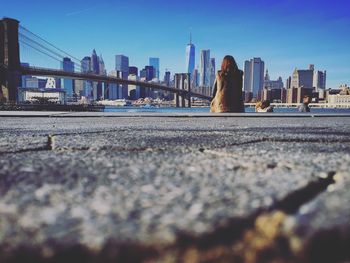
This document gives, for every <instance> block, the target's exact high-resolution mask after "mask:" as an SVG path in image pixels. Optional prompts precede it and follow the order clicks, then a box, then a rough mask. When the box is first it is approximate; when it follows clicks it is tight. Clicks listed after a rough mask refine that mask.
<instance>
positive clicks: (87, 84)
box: [81, 57, 93, 100]
mask: <svg viewBox="0 0 350 263" xmlns="http://www.w3.org/2000/svg"><path fill="white" fill-rule="evenodd" d="M81 71H82V73H91V71H92V64H91V57H84V58H83V59H82V60H81ZM82 89H83V90H82V95H83V96H85V97H86V98H87V99H88V100H91V99H92V98H93V94H92V82H91V81H87V80H83V87H82Z"/></svg>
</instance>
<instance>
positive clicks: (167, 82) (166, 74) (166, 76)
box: [164, 71, 170, 86]
mask: <svg viewBox="0 0 350 263" xmlns="http://www.w3.org/2000/svg"><path fill="white" fill-rule="evenodd" d="M164 82H165V85H167V86H170V71H165V75H164Z"/></svg>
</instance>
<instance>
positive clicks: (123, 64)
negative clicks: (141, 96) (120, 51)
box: [115, 55, 129, 99]
mask: <svg viewBox="0 0 350 263" xmlns="http://www.w3.org/2000/svg"><path fill="white" fill-rule="evenodd" d="M115 70H116V71H117V73H118V72H120V76H121V78H122V79H125V80H127V79H128V76H129V58H128V57H127V56H124V55H116V56H115ZM121 91H122V92H121V94H119V96H120V97H119V98H120V99H127V98H128V85H127V84H122V85H121Z"/></svg>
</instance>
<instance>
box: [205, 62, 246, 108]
mask: <svg viewBox="0 0 350 263" xmlns="http://www.w3.org/2000/svg"><path fill="white" fill-rule="evenodd" d="M242 79H243V72H242V71H241V70H238V69H237V70H234V71H228V72H222V71H219V72H218V74H217V75H216V79H215V83H214V94H213V95H214V98H213V100H212V102H211V105H210V111H211V112H244V104H243V98H242Z"/></svg>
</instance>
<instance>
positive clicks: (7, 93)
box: [0, 18, 21, 102]
mask: <svg viewBox="0 0 350 263" xmlns="http://www.w3.org/2000/svg"><path fill="white" fill-rule="evenodd" d="M18 25H19V21H17V20H15V19H11V18H3V19H2V20H0V101H3V102H16V101H17V88H18V86H20V80H21V78H20V72H19V69H20V65H21V63H20V56H19V43H18Z"/></svg>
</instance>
